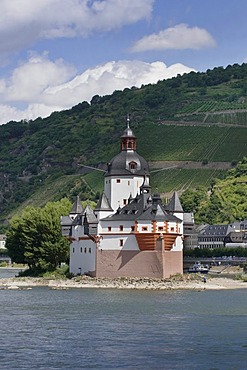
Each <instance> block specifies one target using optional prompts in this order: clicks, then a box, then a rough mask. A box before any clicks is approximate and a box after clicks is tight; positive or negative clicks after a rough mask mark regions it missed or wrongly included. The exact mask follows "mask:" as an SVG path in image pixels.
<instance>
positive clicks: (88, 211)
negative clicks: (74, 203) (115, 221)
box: [84, 205, 98, 224]
mask: <svg viewBox="0 0 247 370" xmlns="http://www.w3.org/2000/svg"><path fill="white" fill-rule="evenodd" d="M84 215H85V217H86V218H87V222H88V223H89V224H90V223H97V222H98V220H97V217H96V216H95V214H94V211H93V209H92V208H91V207H90V206H89V205H87V206H86V208H85V211H84Z"/></svg>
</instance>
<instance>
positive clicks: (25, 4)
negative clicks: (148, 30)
mask: <svg viewBox="0 0 247 370" xmlns="http://www.w3.org/2000/svg"><path fill="white" fill-rule="evenodd" d="M153 2H154V0H135V1H133V0H124V1H123V0H103V1H102V0H91V1H88V0H21V1H20V0H1V1H0V52H1V53H3V54H8V53H11V52H14V51H16V50H20V49H21V48H24V47H26V46H29V45H31V44H33V43H34V42H35V41H36V40H38V39H44V38H59V37H75V36H82V37H86V36H88V35H89V34H90V33H92V32H94V31H111V30H114V29H116V28H120V27H122V26H124V25H127V24H131V23H134V22H137V21H139V20H141V19H144V18H148V17H149V16H150V15H151V12H152V5H153Z"/></svg>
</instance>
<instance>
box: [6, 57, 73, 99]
mask: <svg viewBox="0 0 247 370" xmlns="http://www.w3.org/2000/svg"><path fill="white" fill-rule="evenodd" d="M74 74H75V69H74V68H73V67H72V66H70V65H68V64H66V63H64V61H63V60H62V59H58V60H56V61H55V62H52V61H50V60H49V59H48V55H47V54H46V53H43V54H42V55H38V54H31V55H30V58H29V60H28V61H27V62H26V63H23V64H21V65H20V66H19V67H17V68H16V69H15V70H14V71H13V73H12V75H11V77H10V79H9V80H7V81H5V82H4V83H3V82H2V85H3V86H5V100H6V101H22V102H27V103H30V102H33V101H36V102H39V101H40V98H41V97H42V94H43V92H44V91H45V89H46V88H48V87H50V86H56V85H58V84H60V83H64V82H66V81H68V80H69V79H70V78H71V77H72V76H74ZM2 90H3V88H2ZM0 92H1V83H0Z"/></svg>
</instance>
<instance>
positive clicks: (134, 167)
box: [129, 161, 137, 170]
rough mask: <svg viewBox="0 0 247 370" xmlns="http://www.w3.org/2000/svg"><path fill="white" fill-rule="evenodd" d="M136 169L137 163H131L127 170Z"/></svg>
mask: <svg viewBox="0 0 247 370" xmlns="http://www.w3.org/2000/svg"><path fill="white" fill-rule="evenodd" d="M136 167H137V163H136V162H134V161H132V162H130V163H129V168H130V170H136Z"/></svg>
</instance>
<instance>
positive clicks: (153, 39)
mask: <svg viewBox="0 0 247 370" xmlns="http://www.w3.org/2000/svg"><path fill="white" fill-rule="evenodd" d="M215 45H216V42H215V40H214V39H213V37H212V36H211V35H210V33H209V32H208V31H207V30H205V29H203V28H198V27H189V26H188V25H186V24H178V25H176V26H174V27H171V28H167V29H165V30H163V31H160V32H159V33H157V34H152V35H149V36H145V37H143V38H142V39H140V40H138V41H137V42H136V43H135V44H134V46H133V47H132V48H131V51H132V52H140V51H146V50H166V49H202V48H206V47H214V46H215Z"/></svg>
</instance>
